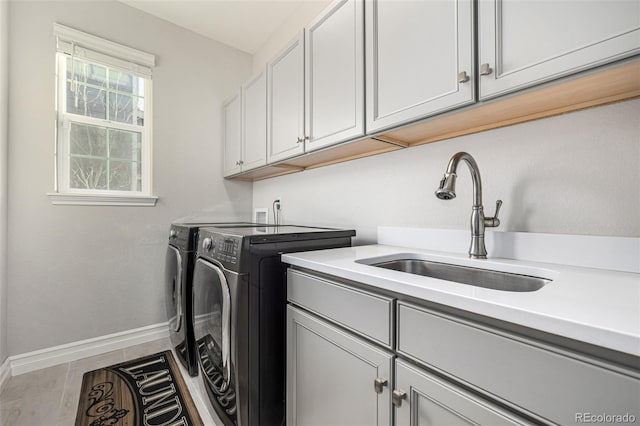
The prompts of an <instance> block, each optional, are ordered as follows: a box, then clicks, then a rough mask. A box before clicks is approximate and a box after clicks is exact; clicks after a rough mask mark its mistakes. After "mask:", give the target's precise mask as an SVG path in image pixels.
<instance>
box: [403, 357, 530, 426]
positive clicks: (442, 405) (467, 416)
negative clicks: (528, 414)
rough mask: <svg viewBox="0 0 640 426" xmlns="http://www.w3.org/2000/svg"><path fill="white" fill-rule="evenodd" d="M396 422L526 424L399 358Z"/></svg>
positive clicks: (418, 425)
mask: <svg viewBox="0 0 640 426" xmlns="http://www.w3.org/2000/svg"><path fill="white" fill-rule="evenodd" d="M395 364H396V365H395V367H396V369H395V380H396V385H395V388H394V405H395V412H396V422H395V424H396V425H403V426H404V425H407V426H408V425H412V426H427V425H428V426H433V425H447V426H457V425H492V426H501V425H528V424H530V423H529V422H526V421H524V420H523V419H520V418H518V417H516V416H514V415H513V414H511V413H509V412H507V411H505V410H502V409H500V408H498V407H497V406H495V405H494V404H490V403H489V402H487V401H486V400H483V399H481V398H478V397H477V396H475V395H473V394H471V393H470V392H467V391H465V390H464V389H462V388H460V387H457V386H455V385H453V384H452V383H450V382H447V381H445V380H443V379H440V378H438V377H437V376H435V375H433V374H430V373H428V372H426V371H425V370H422V369H421V368H418V367H415V366H413V365H411V364H409V363H408V362H406V361H403V360H401V359H398V360H396V363H395Z"/></svg>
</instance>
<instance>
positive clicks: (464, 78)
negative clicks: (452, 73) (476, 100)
mask: <svg viewBox="0 0 640 426" xmlns="http://www.w3.org/2000/svg"><path fill="white" fill-rule="evenodd" d="M467 81H469V75H468V74H467V72H466V71H462V72H459V73H458V83H466V82H467Z"/></svg>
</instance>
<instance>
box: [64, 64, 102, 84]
mask: <svg viewBox="0 0 640 426" xmlns="http://www.w3.org/2000/svg"><path fill="white" fill-rule="evenodd" d="M72 79H73V81H74V82H76V83H79V84H91V85H94V86H100V87H105V86H106V84H107V68H106V67H103V66H102V65H97V64H90V63H87V62H82V61H79V60H78V59H76V60H74V61H73V65H72V62H71V58H67V80H72Z"/></svg>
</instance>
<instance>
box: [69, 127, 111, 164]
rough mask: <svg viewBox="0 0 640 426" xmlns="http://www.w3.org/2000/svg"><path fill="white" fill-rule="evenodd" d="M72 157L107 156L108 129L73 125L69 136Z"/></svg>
mask: <svg viewBox="0 0 640 426" xmlns="http://www.w3.org/2000/svg"><path fill="white" fill-rule="evenodd" d="M69 141H70V152H71V155H90V156H92V157H106V156H107V129H106V128H104V127H97V126H88V125H86V124H79V123H71V129H70V134H69Z"/></svg>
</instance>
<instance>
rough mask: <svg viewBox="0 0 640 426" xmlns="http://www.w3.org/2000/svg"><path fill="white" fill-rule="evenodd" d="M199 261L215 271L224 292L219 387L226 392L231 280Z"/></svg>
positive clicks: (228, 383) (228, 360) (229, 379)
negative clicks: (220, 378) (220, 381)
mask: <svg viewBox="0 0 640 426" xmlns="http://www.w3.org/2000/svg"><path fill="white" fill-rule="evenodd" d="M198 263H202V264H204V265H206V266H207V267H208V268H210V269H212V270H213V271H215V273H216V275H218V280H219V281H220V293H222V294H221V295H222V379H223V381H222V384H221V385H220V386H219V387H218V390H219V391H220V392H225V391H226V390H227V389H229V385H230V384H231V293H230V291H229V282H228V281H227V277H226V275H225V274H224V271H223V270H222V269H221V268H220V267H218V266H216V265H214V264H212V263H208V262H204V261H202V260H201V259H198Z"/></svg>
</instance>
